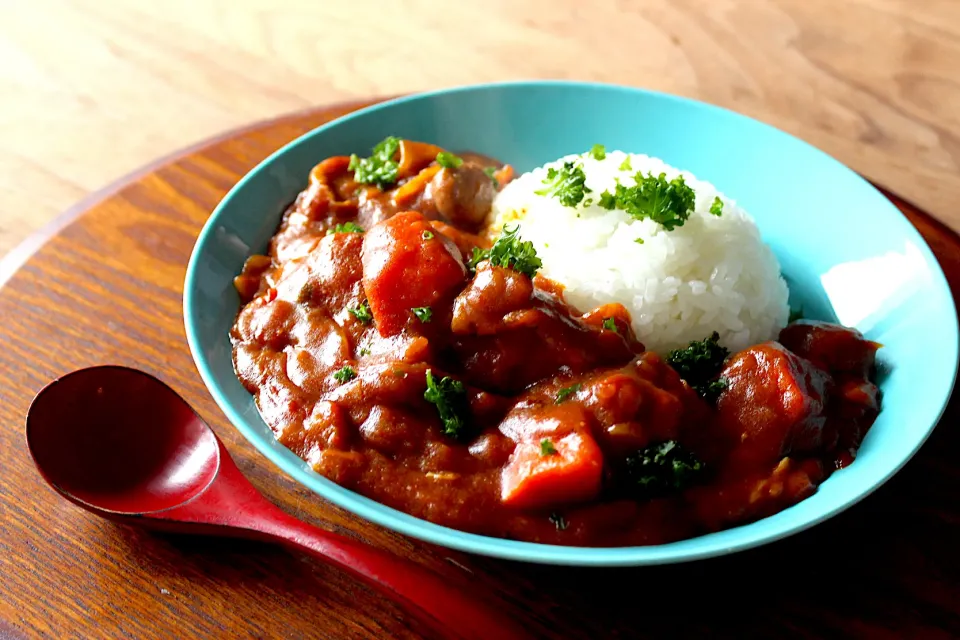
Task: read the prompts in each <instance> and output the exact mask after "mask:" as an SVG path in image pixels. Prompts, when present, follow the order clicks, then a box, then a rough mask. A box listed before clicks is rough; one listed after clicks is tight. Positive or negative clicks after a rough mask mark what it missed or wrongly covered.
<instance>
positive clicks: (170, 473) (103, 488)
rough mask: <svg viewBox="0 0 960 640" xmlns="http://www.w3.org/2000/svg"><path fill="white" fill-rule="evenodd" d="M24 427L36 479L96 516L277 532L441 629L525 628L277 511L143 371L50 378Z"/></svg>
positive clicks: (487, 632) (250, 533)
mask: <svg viewBox="0 0 960 640" xmlns="http://www.w3.org/2000/svg"><path fill="white" fill-rule="evenodd" d="M26 436H27V446H28V448H29V450H30V454H31V456H32V457H33V460H34V462H35V463H36V465H37V469H38V470H39V471H40V475H41V476H42V477H43V478H44V480H46V481H47V482H48V483H49V484H50V485H51V486H52V487H53V488H54V489H55V490H56V491H57V492H58V493H59V494H60V495H62V496H63V497H64V498H66V499H68V500H70V501H71V502H73V503H75V504H77V505H79V506H81V507H83V508H85V509H87V510H88V511H91V512H93V513H95V514H97V515H99V516H103V517H106V518H110V519H111V520H116V521H120V522H122V523H125V524H139V525H144V526H149V527H151V528H155V529H161V530H165V531H174V532H180V533H200V534H207V535H210V534H213V535H230V536H235V537H244V538H254V539H259V540H267V541H272V542H279V543H282V544H285V545H287V546H289V547H294V548H296V549H299V550H301V551H305V552H307V553H309V554H311V555H313V556H315V557H317V558H319V559H321V560H323V561H325V562H329V563H331V564H333V565H335V566H337V567H339V568H340V569H343V570H345V571H347V572H349V573H351V574H353V575H354V576H355V577H357V578H359V579H361V580H363V581H365V582H366V583H367V584H369V585H370V586H371V587H373V588H375V589H377V590H378V591H380V592H381V593H383V594H384V595H385V596H387V597H388V598H390V599H393V600H395V601H397V602H398V603H399V604H401V605H403V606H405V607H407V609H408V610H409V611H410V612H411V613H413V614H414V615H416V616H418V617H419V618H420V619H422V620H423V621H424V622H426V623H427V624H430V625H432V626H434V627H436V628H439V629H442V630H443V633H444V636H445V637H457V638H468V639H473V638H475V639H482V638H500V639H503V640H511V639H520V638H526V637H528V636H527V634H526V633H525V632H523V631H522V630H520V628H519V627H517V626H516V625H515V624H514V623H513V621H511V620H510V619H508V618H506V617H504V616H503V614H501V613H500V612H499V611H497V610H496V609H494V608H492V607H490V606H489V605H487V604H485V603H484V602H483V600H482V599H481V598H478V597H477V596H475V595H472V594H471V595H467V592H466V591H464V590H463V589H461V588H458V587H457V586H455V585H453V584H451V583H450V582H449V581H447V580H443V579H442V578H441V577H440V576H438V575H436V574H434V573H432V572H431V571H428V570H426V569H424V568H423V567H421V566H420V565H418V564H416V563H412V562H408V561H406V560H402V559H400V558H398V557H396V556H393V555H391V554H388V553H385V552H383V551H380V550H378V549H374V548H373V547H370V546H369V545H366V544H363V543H362V542H359V541H356V540H353V539H350V538H346V537H343V536H340V535H337V534H334V533H331V532H329V531H325V530H323V529H319V528H317V527H314V526H312V525H309V524H307V523H305V522H302V521H300V520H297V519H296V518H294V517H292V516H290V515H288V514H287V513H285V512H283V511H281V510H280V509H278V508H277V507H276V506H274V505H273V504H272V503H270V502H269V501H267V499H266V498H264V497H263V496H262V495H261V494H260V493H259V492H258V491H257V490H256V489H255V488H254V487H253V485H251V484H250V482H249V481H248V480H247V479H246V478H245V477H244V476H243V474H242V473H240V470H239V469H238V468H237V466H236V464H234V462H233V460H232V459H231V458H230V454H229V453H228V452H227V450H226V448H225V447H224V446H223V443H222V442H220V440H219V439H218V438H217V436H216V434H214V432H213V430H212V429H210V427H209V426H208V425H207V424H206V423H205V422H204V421H203V419H201V418H200V416H198V415H197V414H196V413H195V412H194V411H193V409H192V408H191V407H190V405H188V404H187V403H186V401H184V400H183V398H181V397H180V396H179V395H178V394H177V393H176V391H174V390H173V389H171V388H170V387H169V386H167V385H166V384H164V383H163V382H161V381H160V380H158V379H156V378H155V377H153V376H151V375H150V374H148V373H145V372H143V371H138V370H136V369H130V368H127V367H121V366H113V365H107V366H100V367H91V368H88V369H81V370H79V371H75V372H73V373H70V374H67V375H66V376H63V377H62V378H59V379H58V380H54V381H53V382H51V383H50V384H48V385H47V386H46V387H45V388H44V389H43V390H42V391H40V393H38V394H37V396H36V397H35V398H34V400H33V403H32V404H31V405H30V409H29V411H28V413H27V423H26Z"/></svg>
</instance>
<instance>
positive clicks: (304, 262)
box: [232, 141, 879, 546]
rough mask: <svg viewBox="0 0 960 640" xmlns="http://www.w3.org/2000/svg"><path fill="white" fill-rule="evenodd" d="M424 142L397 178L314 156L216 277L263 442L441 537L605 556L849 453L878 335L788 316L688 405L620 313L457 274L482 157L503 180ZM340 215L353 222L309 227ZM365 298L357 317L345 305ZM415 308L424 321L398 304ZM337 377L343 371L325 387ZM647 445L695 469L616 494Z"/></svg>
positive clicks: (541, 285) (473, 232) (552, 291)
mask: <svg viewBox="0 0 960 640" xmlns="http://www.w3.org/2000/svg"><path fill="white" fill-rule="evenodd" d="M439 151H440V149H439V148H437V147H434V146H433V145H426V144H422V143H414V142H409V141H403V143H402V144H401V150H400V154H399V164H400V172H399V173H400V180H399V182H398V184H397V185H395V186H394V187H392V188H391V189H390V190H388V191H386V192H383V191H381V190H379V189H377V188H376V187H373V186H370V185H361V184H358V183H356V182H355V181H354V180H353V172H352V171H349V170H348V169H347V166H348V163H349V159H348V158H346V157H334V158H330V159H327V160H324V161H323V162H321V163H320V164H319V165H317V167H316V168H314V170H313V171H312V172H311V176H310V184H309V186H308V187H307V189H305V190H304V192H303V193H301V194H300V196H299V197H298V198H297V200H296V201H295V202H294V203H293V204H292V205H291V206H290V207H289V208H288V210H287V211H286V212H285V214H284V217H283V222H282V224H281V226H280V229H279V230H278V232H277V234H276V236H275V237H274V238H273V239H272V241H271V243H270V248H269V256H253V257H251V258H250V259H249V260H248V262H247V265H246V267H245V268H244V272H243V273H242V274H241V275H240V276H238V278H237V279H236V285H237V289H238V291H239V292H240V293H241V296H242V297H243V298H244V302H245V304H244V306H243V308H242V309H241V311H240V314H239V316H238V318H237V321H236V324H235V326H234V328H233V331H232V339H233V344H234V362H235V367H236V371H237V375H238V376H239V378H240V380H241V381H242V382H243V384H244V385H245V386H246V388H247V389H248V390H249V391H250V392H251V393H252V394H254V396H255V397H256V400H257V405H258V407H259V409H260V412H261V414H262V416H263V418H264V420H265V421H266V423H267V424H268V425H270V427H271V428H272V429H273V431H274V433H275V435H276V437H277V439H278V440H279V441H280V442H281V443H283V444H284V445H285V446H287V447H289V448H290V449H291V450H293V451H294V452H295V453H296V454H297V455H298V456H300V457H301V458H303V459H304V460H306V461H307V462H308V463H310V464H311V465H312V466H313V468H314V469H316V470H317V471H318V472H319V473H321V474H323V475H325V476H327V477H328V478H330V479H332V480H333V481H335V482H337V483H339V484H341V485H344V486H346V487H348V488H351V489H353V490H355V491H358V492H359V493H361V494H363V495H366V496H369V497H371V498H373V499H375V500H378V501H380V502H383V503H385V504H387V505H390V506H392V507H395V508H397V509H400V510H402V511H405V512H407V513H410V514H412V515H415V516H418V517H421V518H425V519H428V520H431V521H433V522H437V523H439V524H443V525H447V526H450V527H454V528H457V529H463V530H468V531H472V532H477V533H483V534H488V535H493V536H500V537H507V538H514V539H519V540H530V541H538V542H547V543H558V544H571V545H584V546H607V545H643V544H655V543H661V542H666V541H670V540H676V539H680V538H685V537H689V536H693V535H697V534H699V533H703V532H708V531H714V530H718V529H722V528H725V527H729V526H732V525H735V524H738V523H743V522H747V521H750V520H754V519H756V518H759V517H763V516H765V515H769V514H770V513H774V512H776V511H779V510H781V509H783V508H785V507H787V506H789V505H791V504H793V503H795V502H797V501H799V500H802V499H803V498H805V497H807V496H809V495H811V494H812V493H813V492H814V491H816V489H817V486H818V485H819V484H820V483H821V482H822V481H823V480H824V479H825V478H826V477H827V476H828V475H829V474H830V473H831V472H832V471H833V470H834V469H835V468H837V467H839V466H842V465H845V464H849V463H850V462H851V461H852V460H853V457H854V456H855V455H856V450H857V447H858V446H859V444H860V441H861V439H862V437H863V435H864V434H865V432H866V430H867V429H868V428H869V426H870V425H871V424H872V422H873V420H874V419H875V417H876V415H877V413H878V411H879V392H878V389H877V387H876V386H875V385H874V384H873V383H872V382H871V381H870V379H869V376H870V375H871V372H872V369H873V362H874V354H875V351H876V349H877V346H878V345H876V344H874V343H871V342H868V341H866V340H864V339H863V338H862V336H860V335H859V334H858V333H857V332H856V331H854V330H851V329H846V328H843V327H837V326H834V325H825V324H821V323H813V322H799V323H795V324H793V325H791V326H789V327H787V328H786V329H784V330H783V332H782V333H781V335H780V339H779V341H778V342H770V343H765V344H761V345H756V346H754V347H751V348H749V349H747V350H745V351H742V352H740V353H737V354H733V355H732V356H731V357H730V358H729V359H728V360H727V362H726V364H725V365H724V370H723V371H722V372H721V373H722V375H723V376H725V377H726V378H727V380H728V382H729V386H728V388H727V390H726V391H725V392H723V394H722V395H721V396H720V399H719V401H718V402H717V403H716V406H712V405H709V404H707V403H706V402H704V401H703V400H702V399H701V398H700V397H699V396H698V395H697V393H696V392H694V391H693V390H692V389H691V388H690V387H689V386H688V385H687V383H686V382H684V381H683V380H681V379H680V377H679V375H678V374H677V372H676V371H674V369H673V368H671V367H670V366H669V365H667V364H666V363H665V362H664V360H663V359H661V358H660V357H659V356H657V355H656V354H654V353H650V352H645V351H644V349H643V345H641V344H639V343H638V342H637V341H636V339H635V338H634V336H633V334H632V332H631V330H630V315H629V312H628V311H627V310H626V309H625V308H623V307H622V306H620V305H604V306H603V307H601V308H599V309H595V310H590V311H588V312H587V313H585V314H582V313H580V312H578V311H577V310H575V309H573V308H571V307H570V306H569V305H567V304H566V303H564V301H563V297H562V288H561V287H560V286H558V285H557V284H556V283H552V282H550V281H548V280H546V279H544V278H542V277H541V276H536V277H535V278H534V279H533V280H531V279H530V278H528V277H527V276H525V275H523V274H521V273H518V272H516V271H513V270H510V269H505V268H501V267H494V266H491V265H490V264H489V263H488V262H481V263H480V265H479V267H478V268H477V270H476V273H475V274H472V273H471V272H470V271H469V270H468V268H467V267H466V263H467V261H468V258H469V257H470V254H471V251H472V249H473V248H474V247H487V246H489V243H488V240H487V239H486V235H485V232H486V229H485V227H484V225H485V222H486V217H487V214H488V213H489V210H490V204H491V202H492V200H493V197H494V196H495V194H496V184H495V183H494V181H492V180H491V179H490V177H489V176H488V175H487V172H484V167H485V166H491V167H494V168H495V170H496V174H495V177H496V178H497V182H498V183H499V185H501V186H502V185H503V184H505V183H506V182H508V181H509V180H510V178H511V177H512V175H513V172H512V169H511V168H510V167H509V166H503V165H500V164H498V163H495V162H494V161H492V160H490V159H487V158H483V157H472V156H468V155H467V154H464V158H465V161H464V163H463V164H462V165H461V166H460V167H458V168H456V169H450V168H441V167H439V166H438V165H437V164H436V163H435V162H434V158H435V157H436V155H437V153H438V152H439ZM346 222H354V223H356V224H358V225H359V226H360V227H362V228H363V229H364V230H365V233H328V231H330V230H332V228H333V227H334V225H336V224H343V223H346ZM364 305H368V306H369V308H370V311H371V315H372V317H373V319H372V321H369V322H365V321H364V319H363V318H362V317H358V316H357V315H356V314H355V313H351V309H353V310H357V309H360V308H361V307H363V306H364ZM422 307H429V309H430V312H431V317H430V320H429V322H424V321H423V320H422V319H420V318H418V317H417V316H416V315H415V314H414V313H412V312H411V310H412V309H414V308H422ZM361 316H362V314H361ZM609 319H612V321H613V322H614V324H615V326H616V331H613V330H610V329H609V328H607V329H605V328H604V327H603V322H604V320H609ZM344 367H350V368H352V370H353V371H354V372H355V374H356V377H355V378H353V379H348V380H343V379H338V378H337V377H335V374H336V372H338V371H341V370H342V369H343V368H344ZM428 369H429V370H432V372H433V375H434V376H437V377H440V376H450V377H452V378H455V379H457V380H460V381H462V382H463V383H464V385H465V387H466V392H467V398H468V405H469V409H468V423H469V431H468V433H467V435H466V437H463V438H460V439H457V438H452V437H450V436H448V435H445V434H444V433H443V430H442V425H441V422H440V419H439V416H438V412H437V409H436V407H435V406H434V405H433V404H430V403H428V402H427V401H426V400H425V399H424V391H425V389H426V372H427V370H428ZM561 390H566V391H564V392H563V393H561ZM558 394H560V396H562V397H563V400H562V401H559V402H558ZM544 440H548V441H549V442H550V443H551V446H552V447H553V448H554V450H555V451H554V452H553V453H552V454H551V455H549V456H544V455H543V452H542V450H541V446H542V444H541V443H542V442H543V441H544ZM665 441H676V442H678V443H679V444H680V445H682V446H683V447H685V448H686V449H687V450H689V451H691V452H693V453H694V454H696V456H697V457H698V458H699V459H700V460H702V461H703V463H704V465H705V468H706V472H705V473H704V475H703V476H702V477H701V478H700V481H699V482H698V483H697V484H695V485H694V486H692V487H690V488H687V489H686V490H683V491H681V492H677V493H674V494H670V495H666V496H664V497H660V498H656V499H637V498H636V496H634V495H632V494H631V493H630V491H629V490H628V489H625V487H624V486H623V481H622V478H621V475H620V471H621V470H622V466H623V463H624V460H625V458H626V456H629V455H630V454H632V453H635V452H636V451H638V450H640V449H643V448H644V447H647V446H649V445H651V444H655V443H660V442H665Z"/></svg>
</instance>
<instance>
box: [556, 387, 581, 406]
mask: <svg viewBox="0 0 960 640" xmlns="http://www.w3.org/2000/svg"><path fill="white" fill-rule="evenodd" d="M577 391H580V383H579V382H578V383H577V384H573V385H570V386H569V387H564V388H563V389H560V391H557V399H556V400H554V403H555V404H560V403H562V402H563V401H565V400H567V399H568V398H569V397H570V396H572V395H573V394H575V393H576V392H577Z"/></svg>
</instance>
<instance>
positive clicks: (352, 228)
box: [327, 222, 363, 236]
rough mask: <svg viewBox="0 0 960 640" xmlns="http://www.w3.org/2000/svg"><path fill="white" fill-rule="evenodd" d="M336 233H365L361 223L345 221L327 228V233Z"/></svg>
mask: <svg viewBox="0 0 960 640" xmlns="http://www.w3.org/2000/svg"><path fill="white" fill-rule="evenodd" d="M334 233H363V227H361V226H360V225H357V224H354V223H352V222H344V223H343V224H339V223H338V224H335V225H333V227H331V228H330V229H327V235H328V236H329V235H333V234H334Z"/></svg>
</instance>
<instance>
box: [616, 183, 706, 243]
mask: <svg viewBox="0 0 960 640" xmlns="http://www.w3.org/2000/svg"><path fill="white" fill-rule="evenodd" d="M634 180H635V182H636V184H634V185H633V186H632V187H626V186H624V185H622V184H620V183H617V186H616V188H615V189H614V192H613V193H610V192H609V191H604V192H603V193H601V194H600V201H599V204H600V206H601V207H603V208H604V209H608V210H612V209H619V210H621V211H624V212H626V213H627V214H629V215H631V216H633V217H634V218H636V219H637V220H647V219H649V220H653V221H654V222H656V223H658V224H660V226H662V227H663V228H664V229H666V230H667V231H673V230H674V229H676V228H677V227H681V226H683V223H684V222H686V221H687V219H688V218H689V217H690V212H691V211H693V207H694V205H695V203H696V193H694V191H693V189H691V188H690V187H689V186H687V183H686V182H684V180H683V176H677V177H676V178H674V179H673V180H667V176H666V174H665V173H661V174H660V175H658V176H654V175H653V173H648V174H647V175H646V176H644V175H643V172H642V171H640V172H638V173H637V175H636V176H634Z"/></svg>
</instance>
